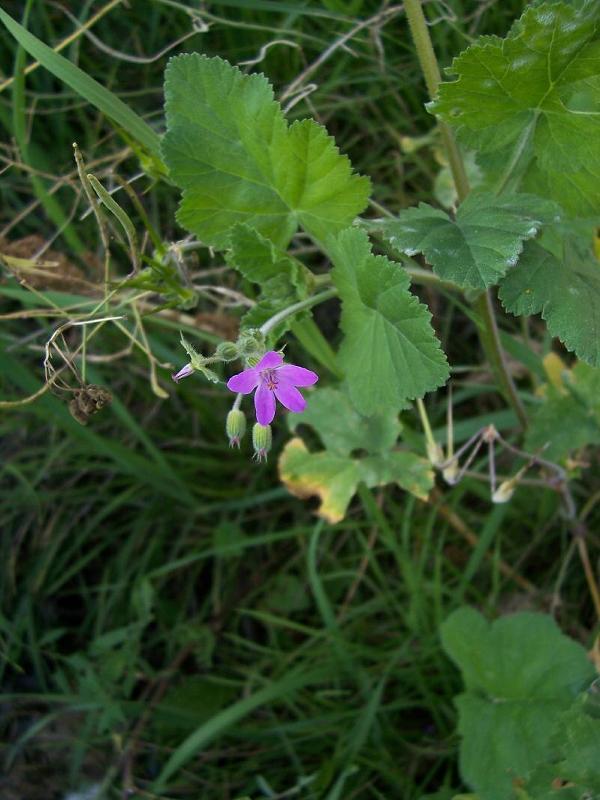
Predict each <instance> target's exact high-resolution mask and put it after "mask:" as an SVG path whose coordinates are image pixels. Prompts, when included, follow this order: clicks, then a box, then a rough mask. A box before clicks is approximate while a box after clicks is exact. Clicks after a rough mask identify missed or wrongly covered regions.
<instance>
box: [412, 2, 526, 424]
mask: <svg viewBox="0 0 600 800" xmlns="http://www.w3.org/2000/svg"><path fill="white" fill-rule="evenodd" d="M404 10H405V11H406V16H407V19H408V24H409V27H410V32H411V35H412V39H413V42H414V44H415V49H416V51H417V57H418V59H419V64H420V66H421V71H422V73H423V77H424V78H425V83H426V85H427V90H428V92H429V96H430V97H431V98H432V99H433V98H434V97H435V95H436V93H437V90H438V86H439V84H440V83H441V80H442V77H441V74H440V69H439V66H438V63H437V58H436V56H435V52H434V49H433V44H432V42H431V36H430V35H429V29H428V27H427V22H426V20H425V15H424V14H423V8H422V6H421V0H405V2H404ZM438 128H439V131H440V135H441V138H442V142H443V145H444V149H445V150H446V154H447V156H448V163H449V166H450V171H451V173H452V178H453V180H454V185H455V187H456V194H457V196H458V199H459V202H462V201H463V200H464V199H465V198H466V196H467V195H468V194H469V181H468V179H467V173H466V171H465V165H464V161H463V159H462V156H461V154H460V150H459V149H458V146H457V144H456V141H455V139H454V135H453V133H452V130H451V129H450V127H449V126H448V125H446V123H445V122H443V121H442V120H439V121H438ZM473 307H474V308H475V310H476V311H477V313H478V315H479V318H480V325H479V326H478V329H479V336H480V339H481V344H482V345H483V349H484V351H485V354H486V356H487V358H488V360H489V362H490V364H491V366H492V369H493V370H494V373H495V375H496V377H497V379H498V381H499V383H500V386H501V388H502V390H503V392H504V394H505V395H506V398H507V400H508V401H509V402H510V404H511V406H512V407H513V409H514V412H515V414H516V415H517V418H518V420H519V424H520V425H521V427H522V428H526V427H527V415H526V413H525V409H524V407H523V404H522V402H521V399H520V397H519V395H518V393H517V389H516V387H515V384H514V382H513V379H512V375H511V374H510V372H509V370H508V366H507V363H506V359H505V357H504V352H503V350H502V346H501V343H500V333H499V331H498V325H497V323H496V317H495V314H494V307H493V304H492V298H491V296H490V293H489V291H487V290H486V291H485V292H483V293H482V294H481V295H480V296H479V297H478V298H477V299H476V300H475V301H474V303H473Z"/></svg>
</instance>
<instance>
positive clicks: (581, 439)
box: [525, 363, 600, 461]
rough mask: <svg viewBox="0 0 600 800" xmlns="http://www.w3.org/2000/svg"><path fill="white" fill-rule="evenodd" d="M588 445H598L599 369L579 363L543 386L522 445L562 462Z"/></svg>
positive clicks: (599, 433)
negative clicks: (558, 381) (556, 380)
mask: <svg viewBox="0 0 600 800" xmlns="http://www.w3.org/2000/svg"><path fill="white" fill-rule="evenodd" d="M557 420H560V425H557ZM592 444H600V369H595V368H593V367H589V366H588V365H587V364H583V363H579V364H577V365H576V366H575V367H574V368H573V369H572V370H565V371H564V373H563V376H562V381H561V383H560V384H559V385H558V386H554V385H552V384H548V385H547V386H546V387H545V391H544V397H543V402H542V405H541V406H539V408H538V409H537V410H536V411H535V412H534V413H533V414H532V415H531V421H530V425H529V427H528V429H527V437H526V440H525V446H526V448H527V449H528V450H529V451H530V452H533V453H535V452H541V453H542V455H543V457H544V458H547V459H549V460H550V461H562V460H563V459H564V458H565V457H566V456H567V455H569V453H572V452H573V451H574V450H578V449H579V448H581V447H586V446H589V445H592Z"/></svg>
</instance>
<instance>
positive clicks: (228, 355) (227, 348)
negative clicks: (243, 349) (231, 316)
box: [215, 342, 239, 361]
mask: <svg viewBox="0 0 600 800" xmlns="http://www.w3.org/2000/svg"><path fill="white" fill-rule="evenodd" d="M238 355H239V350H238V346H237V344H236V343H235V342H221V344H220V345H219V346H218V347H217V349H216V350H215V356H216V357H217V358H220V359H221V360H222V361H235V359H236V358H237V357H238Z"/></svg>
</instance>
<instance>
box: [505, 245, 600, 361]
mask: <svg viewBox="0 0 600 800" xmlns="http://www.w3.org/2000/svg"><path fill="white" fill-rule="evenodd" d="M499 295H500V299H501V301H502V304H503V305H504V307H505V308H506V310H507V311H510V312H511V313H512V314H517V315H525V316H528V315H530V314H538V313H539V314H541V315H542V317H543V318H544V319H545V320H546V322H547V324H548V330H549V331H550V333H551V334H552V335H553V336H558V338H559V339H560V340H561V341H562V342H563V343H564V344H565V345H566V347H567V348H568V349H569V350H573V351H574V352H575V353H576V354H577V355H578V356H579V358H582V359H583V360H584V361H587V362H588V364H591V365H593V366H597V367H598V366H600V262H598V261H597V260H596V259H595V258H594V256H593V254H592V252H591V250H590V251H589V253H588V254H587V255H586V256H584V257H580V256H579V255H578V253H577V251H576V250H575V249H570V250H568V251H567V254H566V257H565V260H564V261H559V260H558V259H557V258H556V257H555V256H554V255H552V254H551V253H549V252H548V251H547V250H545V249H543V248H542V247H540V246H539V245H538V244H536V243H535V242H531V243H528V244H527V246H526V247H525V250H524V252H523V255H522V256H521V259H520V260H519V263H518V265H517V267H516V268H515V269H513V270H511V271H510V272H509V274H508V275H507V276H506V277H505V278H504V280H503V281H502V284H501V286H500V293H499Z"/></svg>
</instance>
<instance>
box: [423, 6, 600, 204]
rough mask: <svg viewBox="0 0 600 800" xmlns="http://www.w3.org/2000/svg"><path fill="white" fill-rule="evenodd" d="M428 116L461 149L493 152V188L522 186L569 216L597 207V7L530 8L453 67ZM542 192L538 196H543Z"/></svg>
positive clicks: (599, 100) (599, 173)
mask: <svg viewBox="0 0 600 800" xmlns="http://www.w3.org/2000/svg"><path fill="white" fill-rule="evenodd" d="M449 72H450V73H453V74H455V75H457V79H456V80H455V81H452V82H448V83H443V84H442V85H441V86H440V89H439V95H438V97H437V99H436V100H435V101H434V102H433V103H431V104H430V106H429V107H430V109H431V110H432V111H433V112H434V113H436V114H438V115H439V116H441V117H442V119H444V120H445V121H446V122H448V123H449V124H452V125H456V126H458V127H459V134H460V135H462V137H463V139H464V140H465V142H467V143H468V146H470V147H474V148H476V149H478V150H480V151H482V152H497V153H500V154H501V156H500V158H499V159H498V167H499V172H500V173H501V177H500V179H499V180H500V185H504V184H505V183H507V182H508V184H509V185H510V181H511V180H512V179H513V178H515V177H516V178H517V179H519V178H521V177H524V178H525V187H529V189H533V191H538V192H539V193H544V194H545V192H546V191H547V192H548V194H547V195H546V196H548V197H550V198H552V199H555V200H557V201H558V202H560V203H561V205H562V206H563V208H565V210H567V211H569V212H570V213H572V214H574V215H579V216H585V215H591V214H596V213H597V210H598V204H599V202H600V188H599V187H600V183H599V179H600V114H599V113H598V112H599V110H600V82H599V78H600V5H599V4H598V3H597V2H596V0H579V2H574V3H571V4H567V3H564V2H547V3H539V4H534V5H531V6H529V7H528V8H527V9H526V10H525V12H524V14H523V16H522V17H521V18H520V19H519V20H518V21H517V22H516V23H515V24H514V25H513V27H512V29H511V30H510V32H509V34H508V36H507V37H506V38H504V39H500V38H498V37H495V36H485V37H482V38H481V39H480V40H479V41H477V42H475V44H473V45H471V46H470V47H469V48H467V49H466V50H465V51H464V52H463V53H461V55H460V56H458V58H455V59H454V61H453V62H452V66H451V68H450V69H449ZM544 190H545V191H544Z"/></svg>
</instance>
